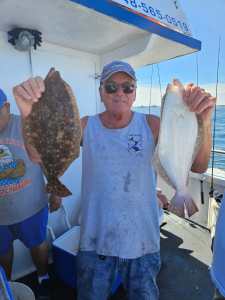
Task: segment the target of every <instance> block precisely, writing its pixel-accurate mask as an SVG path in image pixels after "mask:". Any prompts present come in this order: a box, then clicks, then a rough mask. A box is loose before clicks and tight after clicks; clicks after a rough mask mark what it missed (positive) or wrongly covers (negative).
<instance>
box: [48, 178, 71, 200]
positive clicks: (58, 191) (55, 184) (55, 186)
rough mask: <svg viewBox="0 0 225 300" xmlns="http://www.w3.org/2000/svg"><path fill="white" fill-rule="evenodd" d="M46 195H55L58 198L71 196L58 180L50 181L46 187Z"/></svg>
mask: <svg viewBox="0 0 225 300" xmlns="http://www.w3.org/2000/svg"><path fill="white" fill-rule="evenodd" d="M46 190H47V193H52V194H55V195H57V196H59V197H67V196H70V195H72V193H71V191H70V190H69V189H68V188H67V187H66V186H65V185H64V184H62V183H61V182H60V181H59V179H58V178H54V179H53V180H50V181H49V182H48V183H47V185H46Z"/></svg>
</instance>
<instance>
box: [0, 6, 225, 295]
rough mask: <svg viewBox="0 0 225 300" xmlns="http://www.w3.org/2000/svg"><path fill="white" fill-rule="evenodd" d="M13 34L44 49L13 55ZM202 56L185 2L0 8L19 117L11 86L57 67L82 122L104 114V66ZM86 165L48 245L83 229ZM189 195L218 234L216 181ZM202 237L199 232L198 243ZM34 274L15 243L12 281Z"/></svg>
mask: <svg viewBox="0 0 225 300" xmlns="http://www.w3.org/2000/svg"><path fill="white" fill-rule="evenodd" d="M15 28H22V29H24V31H27V30H28V31H29V29H30V30H37V31H39V32H40V33H41V34H42V43H41V45H40V46H37V49H36V50H34V49H31V50H30V51H21V50H18V48H21V47H23V46H24V47H25V46H26V43H27V40H26V34H25V38H24V39H23V38H22V46H21V45H19V44H16V47H15V46H13V45H12V44H11V43H9V42H8V39H9V37H10V36H9V35H8V32H9V31H11V30H13V29H15ZM22 31H23V30H22ZM17 43H19V42H18V41H17ZM200 49H201V42H200V41H198V40H196V39H194V38H193V37H192V33H191V30H190V27H189V24H188V21H187V20H186V17H185V15H184V13H183V11H182V8H181V6H180V3H179V1H172V0H161V1H160V0H133V1H131V0H95V1H93V0H71V1H70V0H39V1H34V0H21V1H17V0H7V1H6V0H3V1H0V66H1V72H0V83H1V87H2V88H3V89H4V90H5V91H6V93H7V94H8V96H9V99H11V107H12V111H13V112H17V108H16V105H15V102H14V100H13V96H12V86H14V85H16V84H17V83H19V82H22V81H23V80H25V79H27V78H28V77H30V76H36V75H40V76H43V77H44V76H45V75H46V74H47V72H48V70H49V69H50V67H52V66H54V67H55V68H56V69H58V70H60V72H61V74H62V76H63V78H64V79H65V80H66V81H67V82H68V83H69V84H70V85H71V87H72V88H73V90H74V93H75V95H76V98H77V101H78V105H79V109H80V114H81V116H84V115H92V114H95V113H97V112H100V111H101V110H102V105H101V102H100V99H99V97H98V84H99V79H98V78H99V74H100V70H101V68H102V66H103V65H104V64H105V63H107V62H110V61H111V60H114V59H120V60H125V61H127V62H129V63H130V64H132V66H133V67H135V68H137V67H141V66H145V65H149V64H155V63H160V62H161V61H164V60H168V59H173V58H175V57H178V56H183V55H187V54H191V53H193V52H196V51H199V50H200ZM81 159H82V158H80V159H79V160H77V161H75V162H74V163H73V164H72V165H71V167H70V168H69V169H68V171H67V172H66V174H65V175H64V176H63V182H64V183H66V185H67V186H68V187H69V189H70V190H71V191H72V193H73V195H72V196H70V197H67V198H66V199H65V200H64V201H63V208H62V209H60V210H59V211H58V212H55V213H52V214H50V217H49V228H50V229H49V232H50V234H49V240H51V239H52V237H53V236H54V237H58V236H60V235H61V234H63V233H64V232H66V231H67V230H68V227H69V226H70V225H71V226H74V225H77V224H78V223H79V207H80V183H81ZM214 184H215V189H217V190H218V191H220V192H222V191H223V189H224V186H225V180H224V177H223V176H221V177H220V176H218V177H215V178H214ZM159 185H160V186H161V187H162V189H163V190H164V191H165V192H166V193H167V194H168V196H169V197H171V196H172V193H173V191H172V190H171V189H170V188H169V187H168V186H167V185H166V184H165V183H164V182H163V181H161V180H160V182H159ZM189 188H190V192H191V194H192V195H193V197H194V199H195V200H196V201H197V204H198V206H199V207H200V211H199V213H198V214H196V215H195V216H194V217H193V218H192V220H193V221H195V222H196V223H198V224H200V225H201V226H204V227H205V228H210V227H212V224H211V223H210V222H211V220H212V218H211V216H210V214H211V212H212V209H211V206H212V204H211V202H210V200H209V196H208V193H209V188H210V175H209V174H202V175H196V174H191V179H190V185H189ZM167 218H169V216H167ZM174 220H175V221H174V222H175V223H173V224H178V223H180V224H181V223H182V224H183V225H182V226H183V228H184V227H185V226H186V225H185V224H186V223H185V221H182V220H180V219H178V218H175V219H174ZM171 226H172V227H173V225H171ZM182 226H181V227H180V228H182ZM196 226H197V227H198V225H196ZM185 228H187V227H185ZM188 228H189V227H188ZM198 228H200V227H198ZM199 230H200V229H199ZM175 231H176V230H175ZM164 233H165V232H164ZM202 234H203V233H202ZM204 234H205V233H204ZM201 236H202V235H201V230H200V231H198V237H199V239H201ZM202 239H203V238H202ZM202 247H203V248H204V245H203V244H202ZM209 260H210V257H209V256H208V258H207V259H206V261H204V263H205V264H207V263H209ZM33 270H34V267H33V265H32V262H31V259H30V258H29V253H28V251H27V250H26V249H25V248H24V246H23V245H22V244H21V243H20V242H19V241H15V259H14V264H13V279H17V278H20V277H21V276H24V275H26V274H29V273H30V272H32V271H33ZM178 298H179V297H177V299H178ZM184 299H185V297H184ZM193 299H194V298H193ZM196 299H197V298H196ZM198 299H200V298H198ZM202 299H203V298H202ZM204 299H206V298H204ZM207 299H208V298H207Z"/></svg>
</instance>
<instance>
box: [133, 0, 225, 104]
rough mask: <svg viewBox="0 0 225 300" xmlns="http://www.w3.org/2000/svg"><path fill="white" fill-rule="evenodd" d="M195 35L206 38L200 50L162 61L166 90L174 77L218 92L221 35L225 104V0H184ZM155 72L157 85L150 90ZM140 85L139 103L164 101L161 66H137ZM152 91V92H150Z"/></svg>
mask: <svg viewBox="0 0 225 300" xmlns="http://www.w3.org/2000/svg"><path fill="white" fill-rule="evenodd" d="M179 2H180V4H181V6H182V8H183V11H184V13H185V15H186V17H187V20H188V23H189V25H190V28H191V31H192V35H193V37H194V38H196V39H198V40H200V41H201V42H202V49H201V51H200V52H198V54H196V53H194V54H190V55H186V56H183V57H179V58H176V59H172V60H170V61H167V62H163V63H160V64H159V74H160V81H161V85H162V91H163V92H164V91H165V88H166V85H167V83H169V82H171V80H172V79H173V78H179V79H180V80H181V81H182V82H183V83H184V84H186V83H189V82H194V83H196V81H197V71H196V70H197V64H196V60H197V61H198V81H199V86H201V87H203V88H205V89H206V90H208V91H209V92H211V93H212V94H214V95H215V88H216V78H217V61H218V45H219V38H220V39H221V50H220V60H219V61H220V67H219V80H218V101H217V103H218V104H219V105H221V104H222V105H225V0H214V1H212V0H180V1H179ZM152 72H153V77H152V78H153V87H152V89H151V90H150V88H149V86H150V82H151V75H152ZM137 77H138V86H139V87H141V88H139V89H138V90H137V100H136V103H135V106H140V105H147V106H148V105H149V103H151V105H160V103H161V97H160V95H161V94H160V91H159V83H158V82H159V79H158V78H159V76H158V70H157V66H153V71H152V67H151V66H147V67H143V68H140V69H138V70H137ZM150 94H151V96H150Z"/></svg>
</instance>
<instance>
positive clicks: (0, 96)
mask: <svg viewBox="0 0 225 300" xmlns="http://www.w3.org/2000/svg"><path fill="white" fill-rule="evenodd" d="M6 101H7V97H6V94H5V93H4V92H3V90H1V89H0V109H1V108H2V107H3V105H4V104H5V103H6Z"/></svg>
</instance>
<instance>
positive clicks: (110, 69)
mask: <svg viewBox="0 0 225 300" xmlns="http://www.w3.org/2000/svg"><path fill="white" fill-rule="evenodd" d="M118 72H124V73H126V74H127V75H129V76H130V77H131V78H133V79H134V80H135V81H136V80H137V78H136V75H135V71H134V69H133V68H132V67H131V65H130V64H128V63H126V62H124V61H120V60H114V61H112V62H111V63H109V64H107V65H105V66H104V68H103V70H102V74H101V77H100V82H103V81H105V80H107V79H108V78H109V77H110V76H112V75H113V74H115V73H118Z"/></svg>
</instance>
